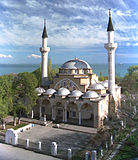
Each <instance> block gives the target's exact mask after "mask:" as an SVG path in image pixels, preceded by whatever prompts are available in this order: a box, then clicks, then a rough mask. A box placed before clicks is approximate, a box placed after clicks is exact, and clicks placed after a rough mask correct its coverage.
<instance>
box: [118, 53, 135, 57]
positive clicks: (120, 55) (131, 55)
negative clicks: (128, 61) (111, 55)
mask: <svg viewBox="0 0 138 160" xmlns="http://www.w3.org/2000/svg"><path fill="white" fill-rule="evenodd" d="M117 56H119V57H124V58H138V54H117Z"/></svg>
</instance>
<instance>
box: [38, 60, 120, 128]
mask: <svg viewBox="0 0 138 160" xmlns="http://www.w3.org/2000/svg"><path fill="white" fill-rule="evenodd" d="M66 63H68V68H66V69H65V64H66ZM66 63H64V64H63V65H62V67H61V68H60V69H59V73H58V74H57V76H56V77H55V78H54V79H53V83H52V84H51V85H50V86H49V89H47V90H43V91H42V93H41V94H39V95H40V96H39V105H38V108H39V110H37V111H39V116H40V118H41V119H42V118H43V117H44V115H46V117H47V120H52V121H55V122H57V123H60V122H62V123H71V124H76V125H83V126H90V127H96V128H97V127H98V128H99V127H102V126H103V121H104V119H106V118H107V117H108V115H109V111H110V109H109V108H110V105H109V104H110V103H109V101H110V96H109V94H108V88H107V86H108V81H104V82H99V81H98V76H97V75H96V74H94V73H93V72H92V69H91V67H90V66H89V65H85V64H87V63H86V62H85V61H82V60H79V59H74V60H70V61H68V62H66ZM73 64H76V66H77V67H76V68H74V66H73ZM72 68H74V69H72ZM87 69H88V70H87ZM65 70H66V72H65ZM120 91H121V90H120V87H118V86H116V101H117V102H118V103H117V105H118V106H119V104H120V99H121V96H120V95H121V93H120ZM118 106H117V107H118ZM112 111H113V110H112ZM115 112H116V109H114V113H115Z"/></svg>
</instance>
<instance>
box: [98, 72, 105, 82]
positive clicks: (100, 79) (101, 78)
mask: <svg viewBox="0 0 138 160" xmlns="http://www.w3.org/2000/svg"><path fill="white" fill-rule="evenodd" d="M99 81H104V77H103V74H102V72H100V76H99Z"/></svg>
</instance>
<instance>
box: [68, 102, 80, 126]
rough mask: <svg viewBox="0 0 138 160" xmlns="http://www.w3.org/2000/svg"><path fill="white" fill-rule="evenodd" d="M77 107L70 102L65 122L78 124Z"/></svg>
mask: <svg viewBox="0 0 138 160" xmlns="http://www.w3.org/2000/svg"><path fill="white" fill-rule="evenodd" d="M78 117H79V113H78V107H77V105H76V104H75V103H74V102H70V103H69V104H68V106H67V122H68V123H71V124H78Z"/></svg>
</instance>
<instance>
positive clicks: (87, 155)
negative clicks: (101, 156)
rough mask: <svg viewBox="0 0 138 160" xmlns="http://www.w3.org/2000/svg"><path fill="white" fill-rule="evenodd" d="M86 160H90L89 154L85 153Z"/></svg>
mask: <svg viewBox="0 0 138 160" xmlns="http://www.w3.org/2000/svg"><path fill="white" fill-rule="evenodd" d="M85 160H89V152H86V153H85Z"/></svg>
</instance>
